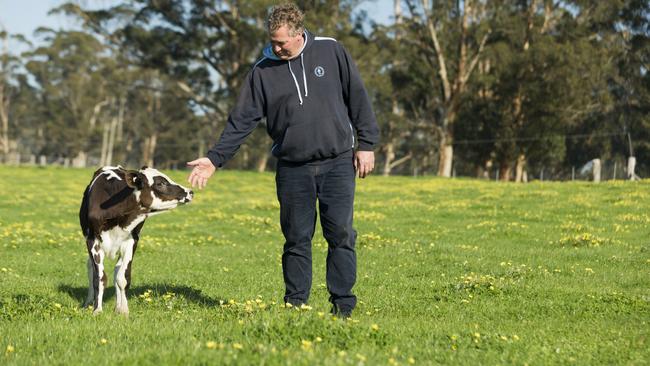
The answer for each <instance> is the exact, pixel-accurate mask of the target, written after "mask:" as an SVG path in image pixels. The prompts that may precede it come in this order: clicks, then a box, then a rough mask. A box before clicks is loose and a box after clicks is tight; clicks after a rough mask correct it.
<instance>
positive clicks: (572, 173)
mask: <svg viewBox="0 0 650 366" xmlns="http://www.w3.org/2000/svg"><path fill="white" fill-rule="evenodd" d="M574 180H576V167H574V166H572V167H571V181H574Z"/></svg>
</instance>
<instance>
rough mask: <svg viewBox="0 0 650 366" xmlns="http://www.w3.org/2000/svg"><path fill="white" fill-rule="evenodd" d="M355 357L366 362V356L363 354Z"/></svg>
mask: <svg viewBox="0 0 650 366" xmlns="http://www.w3.org/2000/svg"><path fill="white" fill-rule="evenodd" d="M355 356H356V357H357V358H358V359H359V361H361V362H366V356H364V355H362V354H361V353H357V354H356V355H355Z"/></svg>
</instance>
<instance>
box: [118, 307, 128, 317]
mask: <svg viewBox="0 0 650 366" xmlns="http://www.w3.org/2000/svg"><path fill="white" fill-rule="evenodd" d="M115 312H116V313H118V314H121V315H124V316H125V317H128V316H129V308H128V307H126V306H123V307H118V306H116V307H115Z"/></svg>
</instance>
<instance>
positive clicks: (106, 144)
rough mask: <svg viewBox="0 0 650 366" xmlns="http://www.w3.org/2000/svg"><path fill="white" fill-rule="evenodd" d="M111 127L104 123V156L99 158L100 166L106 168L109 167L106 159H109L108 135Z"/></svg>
mask: <svg viewBox="0 0 650 366" xmlns="http://www.w3.org/2000/svg"><path fill="white" fill-rule="evenodd" d="M109 131H110V127H109V125H108V124H106V123H104V132H103V133H102V155H101V157H100V158H99V165H100V166H105V165H108V164H107V162H106V158H107V157H108V134H109Z"/></svg>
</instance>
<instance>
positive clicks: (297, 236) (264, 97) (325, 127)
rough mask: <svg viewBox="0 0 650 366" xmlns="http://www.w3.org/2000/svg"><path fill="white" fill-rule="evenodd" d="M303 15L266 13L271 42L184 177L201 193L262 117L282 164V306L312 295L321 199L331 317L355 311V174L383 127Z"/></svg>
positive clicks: (341, 55) (362, 171) (366, 170)
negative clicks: (216, 134)
mask: <svg viewBox="0 0 650 366" xmlns="http://www.w3.org/2000/svg"><path fill="white" fill-rule="evenodd" d="M303 18H304V15H303V13H302V12H301V11H300V9H299V8H298V7H297V6H296V5H294V4H285V5H280V6H275V7H273V8H272V9H271V12H270V15H269V19H268V24H267V27H268V32H269V36H270V39H271V43H270V44H269V45H267V46H266V47H265V48H264V51H263V56H264V57H262V59H260V60H259V61H258V62H257V63H256V64H255V65H254V66H253V68H252V70H251V71H250V72H249V73H248V76H247V79H246V82H245V83H244V84H243V86H242V88H241V91H240V94H239V98H238V100H237V104H236V106H235V108H234V109H233V110H232V112H231V114H230V116H229V118H228V124H227V125H226V127H225V129H224V131H223V133H222V134H221V137H220V139H219V142H217V143H216V144H215V145H214V147H213V148H212V149H211V150H210V151H209V152H208V156H207V157H204V158H200V159H197V160H194V161H191V162H188V165H189V166H192V167H193V169H192V172H191V173H190V175H189V178H188V181H189V182H190V184H191V185H192V187H194V186H195V185H198V186H199V188H203V187H204V186H205V185H206V183H207V180H208V179H209V178H210V177H211V176H212V174H213V173H214V172H215V170H216V169H217V168H219V167H221V166H222V165H223V164H224V163H225V162H226V161H228V160H229V159H230V158H231V157H232V156H233V155H234V154H235V152H236V151H237V149H238V148H239V146H240V145H241V144H242V142H243V141H244V139H245V138H246V137H247V136H248V135H249V134H250V133H251V132H252V131H253V129H254V128H255V127H256V126H257V123H258V122H259V121H260V120H261V119H262V118H266V121H267V132H268V134H269V136H270V137H271V138H272V139H273V147H272V148H271V152H272V154H273V155H274V156H275V157H277V159H278V163H277V169H276V189H277V196H278V201H279V202H280V223H281V227H282V233H283V234H284V237H285V239H286V242H285V245H284V252H283V255H282V271H283V275H284V282H285V287H286V291H285V296H284V301H285V302H286V303H290V304H292V305H294V306H300V305H302V304H306V303H307V300H308V299H309V292H310V290H311V282H312V260H311V258H312V257H311V240H312V238H313V235H314V229H315V225H316V202H318V209H319V212H320V216H321V217H320V219H321V226H322V229H323V235H324V237H325V239H326V240H327V242H328V248H329V249H328V254H327V275H326V277H327V288H328V291H329V293H330V302H331V303H332V305H333V307H332V312H333V313H334V314H336V315H339V316H342V317H349V316H350V315H351V313H352V310H353V309H354V307H355V306H356V296H354V294H353V293H352V287H353V286H354V283H355V281H356V253H355V249H354V246H355V240H356V231H355V230H354V229H353V227H352V211H353V204H354V187H355V175H356V174H358V176H359V177H360V178H365V177H366V176H367V175H368V174H370V172H371V171H372V170H373V169H374V161H375V158H374V153H373V148H374V147H375V146H376V145H377V142H378V138H379V130H378V127H377V122H376V120H375V116H374V114H373V112H372V109H371V106H370V101H369V98H368V95H367V93H366V90H365V88H364V86H363V82H362V81H361V78H360V76H359V73H358V71H357V69H356V66H355V65H354V63H353V62H352V59H351V58H350V55H349V54H348V52H347V51H346V50H345V49H344V48H343V46H342V45H341V44H340V43H338V42H337V41H336V40H335V39H332V38H325V37H315V36H314V35H313V34H311V33H309V32H308V31H306V30H305V29H304V26H303ZM355 134H356V137H355ZM355 146H356V147H357V149H356V150H357V151H356V152H354V147H355ZM355 171H356V174H355Z"/></svg>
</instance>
